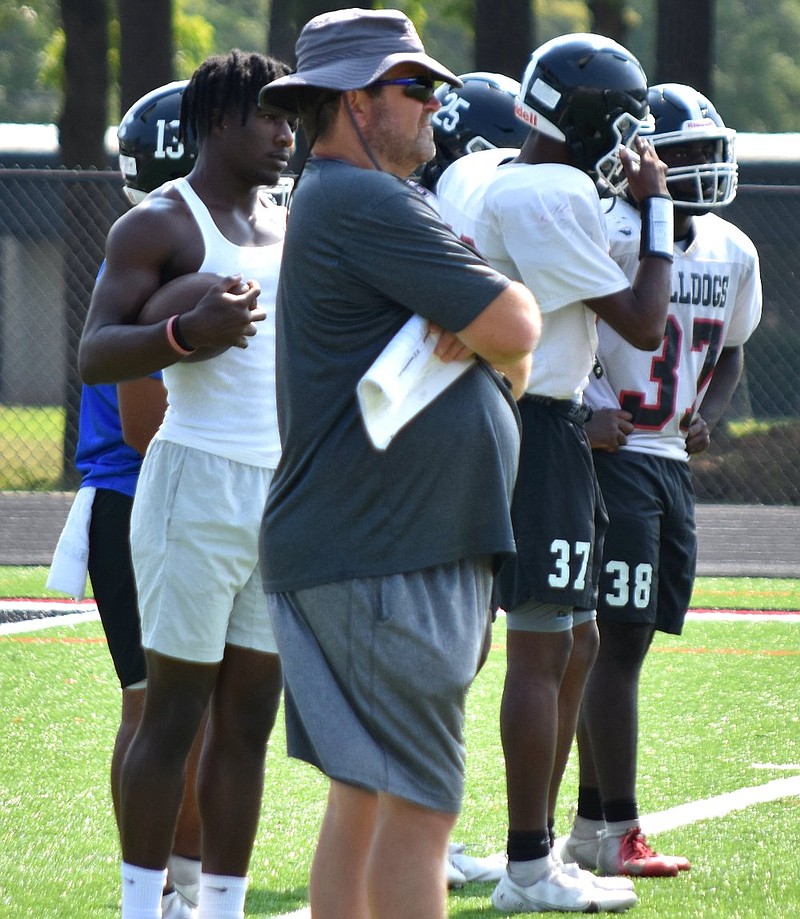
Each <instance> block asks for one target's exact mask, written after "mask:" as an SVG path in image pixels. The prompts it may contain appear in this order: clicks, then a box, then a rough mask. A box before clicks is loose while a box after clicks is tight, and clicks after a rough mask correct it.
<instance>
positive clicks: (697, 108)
mask: <svg viewBox="0 0 800 919" xmlns="http://www.w3.org/2000/svg"><path fill="white" fill-rule="evenodd" d="M647 100H648V103H649V105H650V114H651V115H652V116H653V118H654V120H655V133H654V134H653V135H652V136H651V138H650V140H651V141H652V143H653V146H654V147H655V148H656V150H657V151H658V153H659V156H661V158H662V159H666V161H667V165H668V171H667V187H668V188H669V191H670V194H671V195H672V200H673V202H674V204H675V207H676V208H679V209H680V210H685V211H694V212H701V213H705V212H706V211H709V210H713V209H715V208H720V207H725V205H727V204H730V203H731V201H733V199H734V198H735V197H736V184H737V173H738V166H737V164H736V153H735V149H734V148H735V137H736V132H735V131H733V130H732V129H731V128H726V127H725V124H724V123H723V121H722V119H721V118H720V116H719V115H718V113H717V110H716V109H715V108H714V106H713V105H712V104H711V102H709V100H708V99H707V98H706V97H705V96H704V95H703V94H702V93H699V92H698V91H697V90H696V89H693V88H692V87H691V86H685V85H683V84H682V83H660V84H658V85H657V86H651V87H650V90H649V92H648V94H647ZM695 145H696V146H695ZM676 148H682V149H680V150H678V149H676ZM670 163H673V164H674V165H670Z"/></svg>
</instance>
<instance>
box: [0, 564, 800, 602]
mask: <svg viewBox="0 0 800 919" xmlns="http://www.w3.org/2000/svg"><path fill="white" fill-rule="evenodd" d="M47 571H48V569H47V567H45V566H42V565H17V566H13V565H9V566H0V597H32V598H61V599H63V594H59V593H56V592H54V591H52V590H47V589H45V582H46V581H47ZM87 596H89V597H91V596H92V592H91V584H88V583H87ZM692 606H693V607H694V608H696V609H768V610H800V580H793V579H790V578H697V581H696V582H695V587H694V593H693V595H692Z"/></svg>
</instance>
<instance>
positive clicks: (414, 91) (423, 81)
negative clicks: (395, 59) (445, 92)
mask: <svg viewBox="0 0 800 919" xmlns="http://www.w3.org/2000/svg"><path fill="white" fill-rule="evenodd" d="M372 85H373V86H402V87H403V95H404V96H408V98H409V99H416V100H417V102H422V103H425V102H430V101H431V99H432V97H433V93H434V90H435V89H436V85H435V83H434V81H433V80H432V79H431V78H430V77H398V78H397V79H396V80H376V81H375V82H374V83H373V84H372Z"/></svg>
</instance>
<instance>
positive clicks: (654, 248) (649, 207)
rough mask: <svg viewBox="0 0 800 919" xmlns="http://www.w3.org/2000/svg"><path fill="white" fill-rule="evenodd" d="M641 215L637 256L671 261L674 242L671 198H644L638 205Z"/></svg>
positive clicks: (673, 218)
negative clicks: (640, 232) (640, 231)
mask: <svg viewBox="0 0 800 919" xmlns="http://www.w3.org/2000/svg"><path fill="white" fill-rule="evenodd" d="M639 210H640V212H641V215H642V235H641V241H640V244H639V258H640V259H641V258H644V257H645V256H647V255H651V256H655V257H656V258H665V259H667V260H668V261H670V262H671V261H672V249H673V246H674V244H675V241H674V235H675V229H674V226H675V217H674V214H673V210H672V198H661V197H652V198H645V199H644V200H643V201H642V202H641V204H640V205H639Z"/></svg>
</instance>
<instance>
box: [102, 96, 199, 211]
mask: <svg viewBox="0 0 800 919" xmlns="http://www.w3.org/2000/svg"><path fill="white" fill-rule="evenodd" d="M187 85H188V81H186V80H181V81H176V82H174V83H167V84H166V85H165V86H161V87H159V88H158V89H154V90H153V91H152V92H149V93H147V94H146V95H144V96H142V98H141V99H139V100H138V101H137V102H135V103H134V104H133V105H132V106H131V107H130V109H129V110H128V111H127V112H126V114H125V115H124V117H123V118H122V120H121V121H120V124H119V128H118V129H117V139H118V141H119V167H120V172H121V174H122V178H123V181H124V183H125V184H124V187H123V191H124V193H125V196H126V198H127V199H128V201H130V202H131V204H138V203H139V202H140V201H141V200H142V199H143V198H144V197H145V196H146V195H147V194H149V193H150V192H151V191H153V189H155V188H158V187H159V186H160V185H163V184H164V182H168V181H170V180H171V179H177V178H179V177H181V176H185V175H186V174H187V173H189V172H190V171H191V169H192V166H193V165H194V161H195V159H196V158H197V144H196V141H195V140H194V138H192V139H191V140H190V141H189V142H188V143H187V144H184V143H183V142H182V141H180V140H178V125H179V122H180V110H181V96H182V95H183V90H184V89H185V88H186V86H187Z"/></svg>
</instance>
